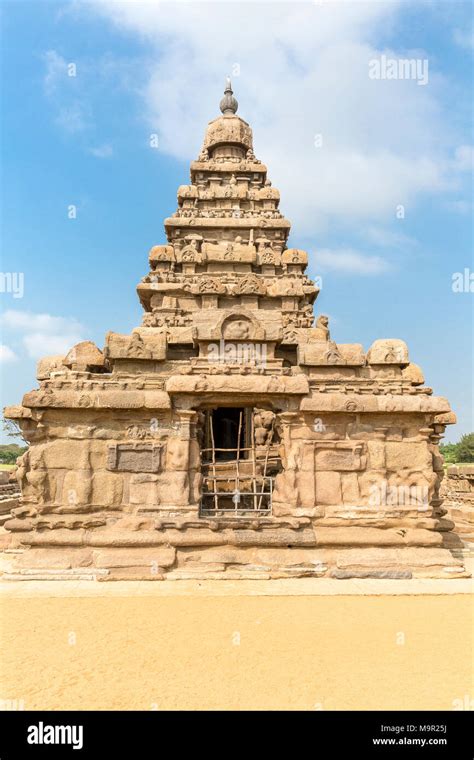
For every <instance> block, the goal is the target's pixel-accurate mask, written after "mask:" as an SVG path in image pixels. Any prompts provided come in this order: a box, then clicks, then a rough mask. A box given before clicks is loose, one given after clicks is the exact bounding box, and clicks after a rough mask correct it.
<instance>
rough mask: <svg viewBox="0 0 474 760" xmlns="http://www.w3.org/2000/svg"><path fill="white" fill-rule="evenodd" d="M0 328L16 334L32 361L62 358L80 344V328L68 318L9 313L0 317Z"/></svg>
mask: <svg viewBox="0 0 474 760" xmlns="http://www.w3.org/2000/svg"><path fill="white" fill-rule="evenodd" d="M0 324H1V326H2V327H3V328H4V329H7V330H11V331H12V332H13V333H16V334H17V335H18V334H19V335H18V339H19V340H20V341H21V343H22V345H23V347H24V349H25V350H26V352H27V354H28V356H29V357H31V358H33V359H38V358H40V357H42V356H47V355H48V354H65V353H66V352H67V351H68V350H69V349H70V348H71V347H72V346H74V345H75V344H76V343H79V342H80V341H81V340H83V337H82V335H83V332H84V327H83V325H82V324H81V323H80V322H78V321H77V320H76V319H74V318H70V317H55V316H52V315H51V314H35V313H33V312H28V311H15V310H13V309H9V310H7V311H6V312H4V314H2V315H1V317H0Z"/></svg>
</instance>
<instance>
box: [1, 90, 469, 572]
mask: <svg viewBox="0 0 474 760" xmlns="http://www.w3.org/2000/svg"><path fill="white" fill-rule="evenodd" d="M221 109H222V115H221V116H219V117H218V118H216V119H214V120H213V121H211V122H210V124H209V125H208V127H207V130H206V134H205V138H204V143H203V147H202V150H201V152H200V154H199V160H198V161H195V162H192V164H191V180H190V183H189V184H187V185H182V186H181V187H180V188H179V190H178V209H177V211H176V213H174V214H173V215H171V216H170V217H169V218H167V219H166V220H165V224H164V226H165V233H166V244H165V245H158V246H154V247H153V248H152V249H151V251H150V254H149V263H150V270H149V272H148V273H147V274H146V275H145V276H144V277H143V279H142V280H141V282H140V283H139V284H138V286H137V293H138V296H139V299H140V302H141V304H142V306H143V310H144V315H143V322H142V326H141V327H137V328H135V329H134V330H133V331H132V332H131V334H129V335H120V334H117V333H113V332H111V333H108V335H107V337H106V346H105V349H104V352H102V351H100V350H99V348H97V346H95V345H94V344H93V343H91V342H88V341H86V342H83V343H80V344H78V345H77V346H75V347H74V348H73V349H72V350H71V351H69V352H68V354H67V356H66V357H50V358H48V359H45V360H42V361H41V362H40V364H39V367H38V379H39V388H38V389H37V390H34V391H31V392H29V393H26V394H25V395H24V397H23V403H22V405H21V406H15V407H11V408H9V409H8V410H7V411H6V414H7V416H8V417H9V418H10V419H13V420H15V421H16V422H17V423H18V425H19V426H20V427H21V428H22V430H23V432H24V434H25V436H26V437H27V439H28V441H30V442H31V445H30V448H29V450H28V452H27V454H25V455H24V456H22V457H21V458H20V459H19V462H18V470H17V478H18V483H19V485H20V488H21V499H20V500H19V503H18V506H17V507H15V508H14V511H13V512H12V514H11V517H9V518H8V519H7V520H6V522H5V530H6V535H7V536H8V537H9V540H11V541H12V546H13V547H14V549H15V552H14V553H12V554H11V555H10V561H12V560H13V561H14V563H15V564H14V569H13V571H12V572H11V573H10V576H9V577H12V578H23V577H25V572H26V573H29V572H30V571H31V570H34V572H35V577H44V578H51V577H54V575H53V574H54V573H55V572H58V571H59V570H60V568H61V567H62V568H64V567H67V568H68V570H67V577H68V578H75V577H79V578H80V577H83V574H84V564H83V563H84V562H87V563H88V573H89V575H90V577H91V578H94V577H100V578H101V580H114V579H117V578H129V579H130V578H137V579H146V580H150V579H151V580H159V579H162V578H169V579H173V578H186V577H194V578H200V577H217V578H226V577H227V578H245V577H249V578H252V577H262V575H263V576H264V577H268V578H270V577H271V578H276V577H294V576H306V575H312V576H314V577H319V576H321V575H326V576H332V577H349V576H353V577H358V576H363V577H367V576H371V575H373V576H375V577H380V576H384V577H390V576H393V577H399V576H400V575H403V577H412V576H419V577H426V576H438V577H459V576H462V575H463V574H465V570H464V568H463V566H462V560H461V557H462V551H461V550H462V548H463V545H462V543H461V541H460V539H459V538H457V536H456V534H455V533H454V532H453V531H452V523H451V522H450V521H449V520H446V519H444V518H443V515H444V510H443V508H442V498H443V493H442V489H440V484H441V479H442V475H443V464H442V460H441V457H440V454H439V449H438V442H439V440H440V438H441V436H442V434H443V432H444V429H445V426H446V425H448V424H451V423H453V422H454V421H455V416H454V414H453V413H452V412H451V410H450V407H449V404H448V402H447V401H446V399H443V398H440V397H437V396H433V395H432V392H431V389H429V388H425V387H424V386H423V382H424V381H423V375H422V373H421V370H420V369H419V368H417V367H416V366H415V365H412V364H410V363H409V357H408V349H407V347H406V345H405V343H404V342H403V341H399V340H395V339H382V340H376V341H375V342H374V343H373V345H372V346H371V348H370V349H369V351H368V354H367V356H366V355H365V354H364V351H363V348H362V346H360V345H359V344H337V343H336V342H335V341H334V340H332V339H331V335H330V332H329V325H328V318H327V317H325V316H324V315H320V316H319V317H318V319H317V321H316V325H315V326H314V327H313V321H314V317H313V303H314V301H315V300H316V298H317V297H318V295H319V288H317V287H316V286H315V284H314V283H313V282H312V281H311V280H310V279H309V278H308V277H307V276H306V274H305V268H306V266H307V263H308V255H307V253H306V252H305V251H302V250H300V249H295V248H287V241H288V237H289V233H290V222H289V221H288V220H287V219H286V218H285V217H284V216H283V215H282V214H281V213H280V211H279V210H278V205H279V192H278V190H277V189H276V188H274V187H272V185H271V183H270V180H269V179H268V178H267V167H266V166H265V165H264V164H262V163H261V162H260V161H259V160H258V159H257V158H256V157H255V154H254V151H253V138H252V130H251V129H250V127H249V125H248V124H247V122H245V121H244V120H243V119H241V118H240V116H238V115H237V101H236V100H235V98H234V96H233V93H232V87H231V84H230V82H228V83H227V86H226V91H225V95H224V98H223V100H222V104H221ZM210 347H212V351H211V350H210ZM229 348H230V350H231V356H232V361H230V362H229V361H225V360H223V356H225V351H226V350H227V349H229ZM257 358H258V361H257ZM237 462H238V464H237ZM213 468H214V469H213ZM455 475H456V477H455ZM466 482H467V486H466ZM473 482H474V479H473V478H468V479H467V481H466V479H465V478H464V477H461V474H455V473H452V475H451V474H450V475H449V477H448V483H447V486H448V487H449V489H448V494H449V498H450V502H451V503H450V507H449V508H450V510H451V515H452V516H453V518H454V519H455V520H456V521H457V522H458V524H459V525H460V527H461V530H462V531H464V530H465V529H466V526H467V522H468V517H469V513H468V512H466V513H465V514H464V516H463V517H462V519H460V515H459V514H458V513H459V510H461V507H460V506H459V504H460V502H461V501H462V510H463V511H465V509H467V508H466V503H467V502H466V501H465V498H464V496H463V498H462V499H461V496H460V494H461V493H462V494H465V495H469V494H470V492H471V491H472V483H473ZM466 488H469V491H467V490H466ZM470 503H471V502H469V504H470ZM468 509H470V506H469V507H468ZM471 511H472V510H471ZM451 549H452V550H453V553H451ZM456 550H457V551H456ZM77 551H80V552H81V554H80V557H81V559H80V560H79V559H77V560H76V559H75V557H77V556H78V554H77ZM150 557H151V558H152V561H153V562H158V565H159V568H158V569H159V572H157V573H155V574H151V573H150V566H149V562H150ZM321 557H322V558H323V559H324V562H322V561H321ZM147 563H148V564H147ZM28 577H29V575H28ZM63 577H64V576H63Z"/></svg>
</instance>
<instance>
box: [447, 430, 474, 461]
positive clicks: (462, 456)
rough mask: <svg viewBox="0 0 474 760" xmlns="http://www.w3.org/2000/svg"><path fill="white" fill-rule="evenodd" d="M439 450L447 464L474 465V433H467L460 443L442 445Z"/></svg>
mask: <svg viewBox="0 0 474 760" xmlns="http://www.w3.org/2000/svg"><path fill="white" fill-rule="evenodd" d="M439 450H440V452H441V454H442V455H443V457H444V461H445V462H446V464H462V463H463V462H472V463H474V433H466V435H463V436H462V438H461V440H460V441H459V443H442V444H441V445H440V447H439Z"/></svg>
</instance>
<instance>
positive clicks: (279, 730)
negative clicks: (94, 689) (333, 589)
mask: <svg viewBox="0 0 474 760" xmlns="http://www.w3.org/2000/svg"><path fill="white" fill-rule="evenodd" d="M470 718H471V720H470ZM0 721H1V722H0V727H1V732H0V760H17V759H18V760H19V758H24V757H58V758H66V757H77V758H79V757H95V756H100V757H104V758H109V757H110V758H122V757H131V758H134V759H135V758H137V760H138V759H139V758H140V760H141V758H142V757H143V758H145V757H148V756H149V757H150V758H160V757H163V756H164V755H165V754H166V755H168V756H171V757H172V756H173V755H174V754H175V753H176V754H179V755H182V752H183V750H185V749H188V748H189V750H191V751H192V753H193V754H192V757H195V756H196V755H197V753H200V754H201V753H205V754H206V755H210V756H211V757H214V756H217V755H219V756H220V757H223V756H225V755H227V754H228V753H229V752H230V753H231V754H232V755H235V753H236V752H239V753H245V758H248V759H249V760H251V758H254V757H255V756H256V751H257V750H261V752H262V753H265V756H267V757H268V756H269V753H270V750H271V749H272V747H273V746H276V747H277V748H279V749H280V754H283V752H285V750H284V747H286V748H287V749H286V751H287V752H289V753H290V755H291V756H293V755H296V754H297V753H298V752H301V753H302V754H303V755H305V756H310V757H312V758H313V757H314V758H315V760H316V759H319V758H332V757H333V756H334V757H337V758H340V757H347V758H352V757H356V756H357V757H358V756H360V757H362V758H364V757H367V756H370V757H402V758H403V757H408V758H412V757H414V758H415V757H416V758H453V760H454V759H455V760H472V757H473V751H472V750H473V740H472V728H471V725H472V716H470V715H469V713H468V712H464V711H459V712H457V711H454V712H442V711H440V712H432V711H426V712H425V711H419V712H399V711H397V712H392V711H377V712H369V711H367V712H329V711H314V712H294V711H288V712H287V711H275V712H245V711H244V712H229V711H223V712H211V711H209V712H198V711H193V712H178V711H176V712H165V711H157V712H153V711H150V712H108V711H104V712H89V711H84V712H61V711H58V712H42V711H37V712H33V711H31V712H30V711H25V712H22V711H17V712H3V713H0ZM57 727H63V728H59V729H57ZM74 727H75V729H74ZM81 727H82V734H81ZM28 738H29V739H30V741H28ZM50 739H54V740H56V741H58V742H62V741H67V740H68V741H69V742H70V743H69V744H65V743H56V744H51V743H47V742H49V740H50ZM34 741H38V742H40V741H42V742H43V743H31V742H34ZM81 744H82V746H79V745H81ZM74 745H76V747H77V749H74V748H73V747H74ZM99 752H101V753H103V754H101V755H98V753H99ZM262 756H263V755H262Z"/></svg>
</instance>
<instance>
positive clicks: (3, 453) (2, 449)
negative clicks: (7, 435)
mask: <svg viewBox="0 0 474 760" xmlns="http://www.w3.org/2000/svg"><path fill="white" fill-rule="evenodd" d="M27 448H28V446H18V444H17V443H5V444H2V445H0V465H2V464H9V465H12V464H15V462H16V460H17V458H18V457H19V456H21V455H22V454H24V452H25V451H26V449H27Z"/></svg>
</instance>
